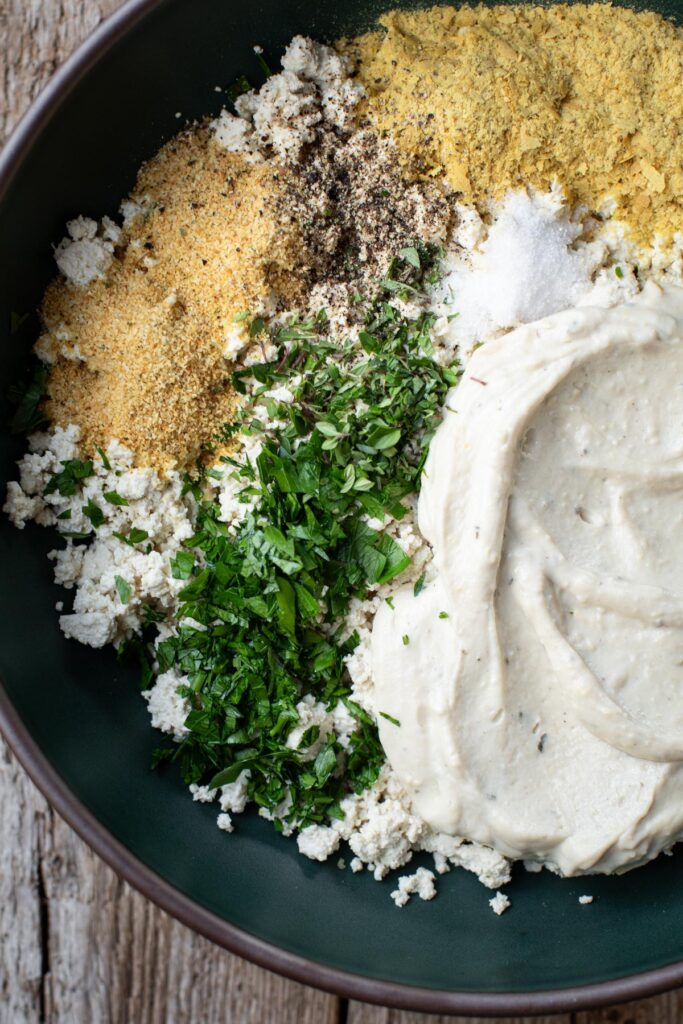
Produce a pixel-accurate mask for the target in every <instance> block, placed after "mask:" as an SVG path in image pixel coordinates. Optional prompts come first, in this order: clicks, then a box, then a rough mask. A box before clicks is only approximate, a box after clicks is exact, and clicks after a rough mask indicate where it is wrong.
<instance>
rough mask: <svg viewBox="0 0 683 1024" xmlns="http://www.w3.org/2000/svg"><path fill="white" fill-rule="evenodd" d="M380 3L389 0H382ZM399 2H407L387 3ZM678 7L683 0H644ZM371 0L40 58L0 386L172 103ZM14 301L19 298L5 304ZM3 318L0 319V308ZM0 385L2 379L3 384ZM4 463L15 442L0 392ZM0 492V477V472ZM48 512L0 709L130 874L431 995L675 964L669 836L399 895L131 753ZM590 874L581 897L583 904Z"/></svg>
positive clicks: (317, 961)
mask: <svg viewBox="0 0 683 1024" xmlns="http://www.w3.org/2000/svg"><path fill="white" fill-rule="evenodd" d="M382 5H383V8H384V9H386V8H388V7H390V6H395V2H393V3H392V0H382ZM404 6H405V5H404ZM657 6H658V7H659V9H660V10H661V11H663V12H664V13H668V14H674V15H676V14H680V15H683V3H681V0H671V2H666V3H662V4H658V5H657ZM379 9H380V8H379V6H378V5H376V6H369V4H368V0H344V2H341V0H249V2H245V0H131V2H129V3H128V4H127V5H125V6H124V7H123V8H122V9H121V10H120V11H119V13H118V14H116V15H115V16H114V17H113V18H112V19H111V20H110V21H108V22H107V23H106V24H104V25H103V26H102V27H101V28H100V29H99V30H98V31H97V32H96V33H95V35H93V36H92V37H91V38H90V39H89V40H88V41H87V42H86V43H85V45H84V46H83V47H81V49H80V50H79V51H78V52H77V53H76V55H75V56H74V57H73V58H72V59H71V60H70V61H69V62H68V63H67V65H66V66H65V67H64V68H63V69H62V70H61V71H60V72H59V73H58V74H57V75H56V76H55V78H54V79H53V80H52V82H51V83H50V85H49V86H48V88H47V89H46V90H45V91H44V92H43V94H42V95H41V97H40V98H39V99H38V101H37V102H36V103H35V104H34V106H33V107H32V109H31V111H30V112H29V114H28V116H27V117H26V118H25V119H24V121H23V122H22V124H21V126H20V127H19V129H18V131H17V132H16V133H15V135H14V137H13V139H12V140H11V141H10V143H9V145H8V146H7V148H6V149H5V151H4V154H3V156H2V158H0V204H1V205H0V267H1V268H2V273H1V274H0V333H1V336H2V347H1V349H0V358H1V360H2V367H1V374H2V378H1V379H2V392H3V395H4V393H5V392H6V390H7V385H8V384H9V383H10V382H11V381H12V380H14V379H15V378H16V377H17V376H18V375H19V373H20V372H21V370H22V367H23V365H24V364H25V362H26V360H27V357H28V353H29V350H30V347H31V344H32V342H33V340H34V339H35V335H36V330H37V323H36V319H35V317H34V316H31V317H30V318H29V319H28V320H27V321H26V322H25V323H24V324H23V326H22V327H21V329H20V330H19V331H15V333H14V335H13V336H12V334H11V328H10V323H11V311H15V312H19V313H23V312H24V311H28V310H32V309H35V307H36V305H37V303H38V301H39V299H40V296H41V293H42V291H43V289H44V287H45V285H46V284H47V282H48V280H49V278H50V277H51V275H52V274H53V272H54V266H53V262H52V254H51V248H50V244H51V243H52V242H55V241H57V240H58V239H59V238H60V237H61V235H62V228H63V225H64V222H65V221H66V220H68V219H69V218H70V217H73V216H74V215H76V214H79V213H84V214H89V215H91V216H94V217H98V216H101V215H102V214H103V213H109V214H111V215H114V214H115V213H116V210H117V206H118V201H119V199H120V197H122V196H124V195H125V194H126V193H127V191H128V190H129V189H130V187H131V185H132V184H133V182H134V179H135V173H136V170H137V168H138V167H139V165H140V163H141V162H142V161H143V160H144V159H145V158H146V157H149V156H150V155H151V154H153V153H154V152H155V150H156V149H157V148H158V146H159V144H160V143H161V142H162V141H163V140H164V139H166V138H168V137H169V136H170V135H172V134H173V133H174V132H175V131H177V129H178V126H179V123H178V120H177V119H176V117H175V113H176V111H181V112H182V114H183V116H184V117H186V118H194V117H199V116H201V115H203V114H206V113H210V112H216V111H217V110H218V109H219V107H220V104H221V96H220V95H219V94H218V93H216V92H215V89H214V87H215V86H216V85H226V84H228V83H229V82H231V81H232V80H233V79H234V78H235V77H236V76H237V75H238V74H240V73H243V72H246V73H248V74H249V75H250V76H252V77H254V74H255V72H256V71H257V69H256V67H255V63H254V58H253V54H252V52H251V46H252V45H253V44H254V43H261V44H263V45H264V46H265V48H266V55H267V57H268V58H269V59H270V60H271V62H272V63H276V62H277V58H278V55H279V54H280V53H281V51H282V49H283V47H284V46H285V44H286V43H287V42H288V41H289V39H290V38H291V37H292V36H293V35H294V34H295V33H297V32H303V33H307V34H310V35H313V36H316V37H318V38H320V39H332V38H334V37H336V36H338V35H341V34H342V33H344V32H347V31H353V30H357V29H359V28H362V27H366V26H367V25H369V24H370V23H371V22H372V21H373V18H374V16H375V15H376V14H377V13H378V10H379ZM15 320H16V318H15ZM15 326H16V323H15ZM3 402H4V398H3ZM0 414H1V422H2V424H3V426H2V431H1V436H0V472H1V474H2V480H3V481H6V480H7V479H9V478H12V476H13V474H14V461H15V459H16V458H18V457H19V455H20V454H21V448H22V442H21V440H17V439H16V438H12V437H11V436H10V434H9V432H8V430H7V428H6V427H5V426H4V424H5V423H6V422H7V408H6V407H5V406H3V408H2V410H0ZM2 490H3V491H4V482H3V484H2ZM53 543H54V542H53V538H52V537H51V536H50V535H49V534H48V532H47V531H44V530H40V529H38V528H36V527H33V528H28V529H26V530H25V531H23V532H21V533H20V532H18V531H17V530H15V529H13V528H12V527H11V526H10V525H9V523H8V522H7V521H6V519H5V518H4V517H0V624H1V629H2V643H1V644H0V674H1V676H2V679H3V682H4V691H1V692H0V725H2V728H3V730H4V732H5V733H6V735H7V738H8V739H9V741H10V743H11V745H12V747H13V748H14V750H15V752H16V753H17V755H18V756H19V758H20V760H21V761H22V763H23V764H24V766H25V767H26V768H27V770H28V771H29V773H30V774H31V775H32V776H33V778H34V780H35V781H36V782H37V784H38V785H39V786H40V787H41V789H42V790H43V791H44V792H45V794H46V795H47V796H48V797H49V799H50V800H51V801H52V802H53V804H54V805H55V807H56V808H57V810H58V811H59V812H60V813H61V814H62V815H63V816H64V817H65V818H66V819H67V821H69V822H70V823H71V824H72V825H73V827H74V828H75V829H76V830H77V831H78V832H80V834H81V835H82V836H83V837H84V838H85V839H86V840H87V841H88V842H89V843H90V844H91V845H92V846H93V847H94V849H95V850H96V851H97V852H98V853H99V854H100V855H101V856H102V857H104V858H105V860H107V861H108V862H109V863H110V864H111V865H112V866H113V867H114V868H115V869H116V870H117V871H119V872H120V873H121V874H122V875H123V876H124V877H125V878H127V879H128V880H129V881H130V882H132V884H133V885H135V886H137V887H138V888H139V889H141V890H142V891H143V892H144V893H146V894H147V895H148V896H150V897H151V898H152V899H154V900H156V902H158V903H159V904H160V905H161V906H162V907H164V908H165V909H166V910H168V911H170V912H171V913H172V914H175V915H176V916H177V917H179V918H180V919H181V920H183V921H184V922H186V923H187V924H189V925H190V926H192V927H193V928H196V929H197V930H198V931H200V932H203V933H204V934H205V935H207V936H209V937H210V938H211V939H213V940H215V941H216V942H218V943H221V944H223V945H224V946H227V947H228V948H229V949H231V950H234V951H235V952H237V953H240V954H242V955H243V956H246V957H248V958H250V959H252V960H255V961H256V962H258V963H260V964H262V965H264V966H266V967H270V968H272V969H274V970H277V971H281V972H282V973H284V974H288V975H290V976H291V977H294V978H297V979H299V980H301V981H305V982H309V983H310V984H313V985H319V986H322V987H325V988H329V989H333V990H335V991H338V992H341V993H344V994H347V995H353V996H355V997H357V998H360V999H364V1000H370V1001H375V1002H381V1003H388V1004H392V1005H396V1006H402V1007H410V1008H414V1009H420V1010H432V1011H439V1012H461V1013H479V1014H514V1013H530V1012H542V1011H544V1012H552V1011H560V1010H567V1009H570V1008H576V1007H583V1006H590V1005H596V1004H599V1003H609V1002H616V1001H618V1000H625V999H627V998H633V997H635V996H643V995H647V994H650V993H653V992H657V991H660V990H662V989H665V988H668V987H672V986H674V985H676V984H680V983H681V982H683V962H682V961H683V870H682V869H683V857H682V856H681V854H680V853H679V854H678V855H676V856H674V857H662V858H660V859H659V860H658V861H657V862H656V863H654V864H651V865H650V866H649V867H646V868H642V869H641V870H639V871H636V872H634V873H633V874H629V875H625V876H623V877H621V878H595V879H589V880H584V881H581V880H576V881H574V880H563V879H560V878H555V877H553V876H551V875H549V874H547V873H544V874H542V875H528V874H526V873H525V872H524V871H519V872H517V873H516V875H515V878H514V881H513V882H512V884H511V885H510V887H509V888H508V890H507V891H508V892H509V894H510V896H511V899H512V908H511V909H510V910H509V911H508V912H507V913H506V914H505V915H504V916H503V917H501V918H497V917H495V916H494V914H492V913H491V911H490V909H489V907H488V905H487V900H488V898H489V896H490V894H489V893H488V892H487V891H486V890H485V889H483V888H482V886H480V884H479V883H478V882H477V880H476V879H475V878H474V877H473V876H472V875H469V874H466V873H465V872H464V871H453V872H452V873H451V874H450V875H446V876H444V877H443V878H442V879H441V880H440V882H439V896H438V898H437V899H436V900H435V901H434V902H433V903H429V904H427V903H422V902H420V901H419V900H414V901H413V902H412V903H411V904H410V905H409V906H408V907H406V908H405V909H404V910H401V911H398V910H396V908H395V907H394V905H393V903H392V902H391V900H390V899H389V891H390V888H391V882H390V881H388V882H386V883H385V884H384V885H378V884H377V883H376V882H374V881H373V880H372V879H371V878H370V876H369V875H368V874H367V873H365V872H364V873H362V874H360V875H354V874H351V873H350V872H349V871H348V870H347V871H340V870H338V868H337V867H336V866H335V863H334V860H335V858H333V860H332V862H331V863H330V864H324V865H320V864H317V863H313V862H311V861H308V860H305V859H304V858H302V857H300V856H299V855H298V853H297V850H296V844H295V843H293V842H291V841H287V840H284V839H282V838H280V837H278V836H277V835H276V834H275V833H274V832H273V830H272V828H271V827H270V826H269V825H268V824H267V823H266V822H264V821H262V820H260V819H258V818H257V817H255V816H253V815H251V816H250V815H245V816H244V817H242V818H240V819H239V824H238V826H237V830H236V832H235V834H233V835H231V836H226V835H225V834H224V833H222V832H220V831H219V830H218V829H217V828H216V825H215V810H214V809H213V808H211V807H207V806H203V805H201V804H197V803H193V802H192V800H190V798H189V795H188V793H187V789H186V788H185V787H184V786H183V785H182V783H181V781H180V779H179V778H178V777H177V776H176V775H174V774H173V772H166V773H164V774H159V773H152V772H150V771H149V770H148V765H149V760H150V754H151V751H152V748H153V747H154V745H155V743H156V739H155V736H154V734H153V732H152V730H151V729H150V727H149V719H148V715H147V712H146V709H145V705H144V702H143V701H142V699H141V698H140V696H139V692H138V688H137V679H136V675H135V673H134V672H133V671H130V672H128V671H124V670H123V669H122V668H121V667H120V666H119V665H117V663H116V660H115V657H114V654H113V652H111V651H105V652H103V653H97V652H95V651H91V650H89V649H87V648H85V647H81V646H80V645H79V644H77V643H74V642H70V641H66V640H65V639H64V638H63V636H62V635H61V634H60V632H59V628H58V625H57V615H56V613H55V602H56V601H57V600H58V599H59V598H60V597H61V596H63V595H61V594H60V593H59V591H58V589H57V588H56V587H55V586H54V584H53V583H52V578H51V567H50V564H49V563H48V561H47V560H46V557H45V555H46V552H47V551H48V550H49V549H50V548H51V546H53ZM585 892H590V893H592V894H593V895H594V896H595V902H594V903H593V904H592V905H591V906H588V907H584V906H580V905H579V903H578V896H579V895H580V894H582V893H585Z"/></svg>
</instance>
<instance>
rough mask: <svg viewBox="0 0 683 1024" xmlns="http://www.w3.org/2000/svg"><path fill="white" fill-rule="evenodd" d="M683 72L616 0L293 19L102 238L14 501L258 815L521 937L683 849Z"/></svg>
mask: <svg viewBox="0 0 683 1024" xmlns="http://www.w3.org/2000/svg"><path fill="white" fill-rule="evenodd" d="M577 40H580V44H581V45H580V48H579V50H578V51H577ZM256 50H257V54H258V56H259V60H260V61H261V62H262V61H263V56H262V51H261V50H260V48H259V47H257V48H256ZM577 52H578V54H579V58H580V59H576V54H577ZM605 52H611V53H614V59H613V60H610V61H609V62H607V63H606V62H605V61H604V59H603V57H604V53H605ZM629 55H630V56H629ZM682 64H683V34H682V33H681V31H680V30H679V29H678V28H676V27H675V26H674V25H672V24H671V23H669V22H666V21H664V20H663V19H661V18H659V17H658V16H656V15H654V14H648V13H638V14H636V13H634V12H632V11H628V10H625V9H620V8H612V7H610V6H609V5H574V6H571V7H567V6H565V5H562V4H559V5H553V6H551V7H550V8H540V7H530V6H507V5H506V6H502V7H495V6H494V7H493V8H483V7H473V8H466V9H461V10H458V11H455V10H454V9H451V8H443V7H439V8H433V9H431V10H426V11H419V12H412V13H402V12H392V13H390V14H389V15H387V16H385V17H384V18H383V19H382V21H381V23H380V25H379V27H378V29H377V31H375V32H372V33H370V34H368V35H366V36H363V37H361V38H359V39H357V40H343V41H341V42H339V43H337V44H336V46H335V47H328V46H323V45H322V44H319V43H316V42H313V41H311V40H308V39H304V38H302V37H296V38H295V39H294V40H293V41H292V43H291V44H290V46H289V47H288V48H287V50H286V52H285V54H284V56H283V58H282V70H281V71H280V72H278V73H275V74H272V73H270V74H269V75H268V77H267V79H266V81H265V82H264V83H263V85H262V86H261V87H260V88H251V86H250V85H249V83H246V82H245V81H243V80H240V82H238V83H236V84H235V87H234V88H233V89H231V90H230V91H229V95H228V96H226V107H225V109H223V110H222V112H221V113H220V114H219V115H218V116H217V117H215V118H214V119H213V120H207V121H206V122H204V123H202V124H198V125H189V126H187V127H186V128H185V129H184V130H183V131H182V132H181V133H180V134H179V135H178V136H177V137H176V138H174V139H171V140H170V141H168V142H167V143H166V144H165V145H164V146H163V147H162V149H161V150H160V151H159V153H157V154H156V156H154V157H153V158H152V159H151V160H150V161H148V163H147V164H146V165H144V166H143V168H142V169H141V171H140V175H139V178H138V181H137V184H136V187H135V189H134V190H133V192H132V194H131V195H130V196H128V197H127V198H126V199H125V200H124V201H123V203H122V205H121V217H120V222H115V221H114V220H113V219H110V218H108V217H104V218H103V219H102V221H101V222H96V221H94V220H91V219H89V218H85V217H76V218H74V219H73V220H72V221H70V222H69V224H68V225H67V232H68V233H67V236H66V237H65V238H64V239H63V240H62V241H61V242H60V243H59V244H58V245H57V246H56V248H55V260H56V263H57V267H58V269H59V271H60V275H59V276H58V277H57V278H56V279H55V281H53V282H52V284H51V285H50V286H49V288H48V290H47V292H46V295H45V298H44V301H43V305H42V307H41V310H40V316H41V322H42V333H41V334H40V337H39V338H38V340H37V342H36V343H35V346H34V351H35V355H36V356H37V359H38V362H37V363H36V366H35V369H34V372H33V375H32V376H31V377H30V379H28V380H27V382H26V383H25V385H24V387H23V389H16V391H17V393H16V400H17V402H16V411H15V415H14V421H13V425H12V426H13V430H14V431H15V432H17V433H25V434H27V435H28V451H27V453H26V454H25V455H24V456H23V458H22V459H21V460H20V462H19V464H18V465H19V474H18V480H16V481H10V482H9V484H8V487H7V499H6V503H5V506H4V509H5V512H6V513H7V515H8V516H9V517H10V519H11V520H12V522H13V523H14V524H15V525H16V526H17V527H18V528H19V529H24V528H25V527H26V525H27V524H29V523H31V522H35V523H37V524H39V525H41V526H44V527H49V528H51V529H53V530H55V532H56V535H57V536H58V537H59V538H61V540H62V544H61V545H60V546H58V547H56V548H55V550H54V551H52V552H51V554H50V556H49V557H50V559H51V560H52V562H53V564H54V578H55V582H56V584H58V585H59V586H61V587H62V588H64V590H63V592H62V593H61V594H60V595H59V597H58V600H57V601H56V604H57V609H58V611H59V613H60V615H59V623H60V627H61V629H62V631H63V633H64V634H65V636H66V637H67V638H69V639H70V640H71V641H74V642H76V641H77V642H80V643H84V644H88V645H90V646H92V647H96V648H103V647H105V646H107V645H110V644H111V645H114V646H115V647H116V648H117V650H118V653H119V657H121V658H129V659H132V660H133V662H134V663H135V664H136V665H139V666H140V667H141V673H142V698H143V699H144V700H145V702H146V705H147V709H148V711H149V714H150V718H151V724H152V726H153V727H154V728H155V729H157V730H160V732H161V733H162V734H166V735H165V737H162V743H161V745H160V747H159V748H158V750H157V751H156V753H155V756H154V766H155V767H158V768H159V770H160V771H171V772H179V775H180V776H181V777H182V779H183V780H184V782H185V783H186V784H187V785H188V786H189V789H190V792H191V795H192V798H193V800H195V801H197V802H199V803H211V804H212V805H213V807H214V808H215V811H216V816H217V817H216V821H217V825H218V827H219V828H220V829H222V830H223V831H225V832H232V831H235V830H238V829H239V822H238V820H237V816H238V815H240V814H241V813H242V812H244V811H245V809H246V808H247V807H249V806H254V807H256V808H257V810H258V813H259V814H260V815H261V816H262V817H264V818H266V819H268V820H269V821H271V822H272V823H273V825H274V827H275V828H276V829H277V830H278V831H279V832H281V833H282V834H283V836H285V837H287V836H293V835H296V841H297V843H298V848H299V850H300V852H301V853H302V854H303V855H304V856H306V857H309V858H311V859H313V860H317V861H325V860H327V859H328V858H330V857H331V858H333V862H334V863H336V864H337V865H338V867H339V868H340V869H342V870H346V864H347V860H348V865H349V869H350V870H351V871H352V872H359V871H362V870H368V871H369V872H371V873H372V875H373V876H374V878H375V879H377V880H381V879H384V878H385V877H386V876H387V875H389V873H390V872H395V871H397V870H398V869H401V868H403V867H404V866H405V865H407V864H408V863H410V862H411V861H412V860H413V858H414V857H415V856H416V855H418V854H421V861H422V862H421V863H418V865H413V866H414V870H413V871H412V873H409V874H403V875H401V876H400V877H396V876H394V878H393V880H391V881H390V882H389V883H388V884H389V885H390V886H391V889H390V890H388V892H389V894H390V896H391V899H392V900H393V901H394V903H395V904H396V906H398V907H402V906H404V905H405V904H407V903H408V902H409V901H410V899H411V897H412V896H417V897H418V898H419V899H421V900H431V899H433V897H434V896H435V895H436V892H437V885H436V883H437V876H439V875H442V874H444V873H446V872H447V871H449V870H450V869H451V868H452V867H464V868H465V869H467V870H468V871H472V872H474V873H475V874H476V875H477V876H478V877H479V879H480V880H481V882H482V883H483V885H484V886H486V887H487V888H489V889H490V890H493V892H492V894H491V896H490V898H488V897H484V899H483V900H482V906H485V903H484V900H485V899H488V904H489V906H490V908H491V910H492V911H493V912H494V913H495V914H496V915H500V914H502V913H503V912H504V911H505V910H506V909H508V908H509V907H510V906H511V901H510V899H509V897H508V895H506V894H505V893H504V892H501V891H500V889H501V888H503V887H504V886H505V885H506V883H507V882H508V881H509V880H510V871H511V863H512V862H513V861H518V860H519V861H524V863H525V865H526V867H527V868H528V870H530V871H538V870H541V869H542V867H544V866H545V867H547V868H549V869H550V870H553V871H555V872H558V873H560V874H564V875H577V874H588V873H591V872H603V873H607V872H615V871H623V870H626V869H628V868H631V867H635V866H637V865H638V864H641V863H643V862H645V861H647V860H649V859H651V858H653V857H655V856H657V854H659V853H660V852H661V851H667V850H668V849H669V848H670V847H671V846H672V845H673V844H674V843H675V842H676V841H677V840H678V839H679V837H680V836H681V834H683V786H682V780H683V777H682V776H681V765H683V703H682V701H681V698H680V690H681V682H683V679H681V671H682V669H681V665H682V664H683V659H682V657H681V647H682V645H683V593H682V592H681V583H680V578H681V575H682V573H681V569H682V568H683V566H682V565H681V562H682V561H683V542H681V541H680V539H679V537H678V532H679V531H678V527H679V525H680V518H681V517H680V510H679V506H680V501H681V498H682V497H683V496H682V495H681V490H683V472H682V469H681V466H682V465H683V462H682V460H683V449H682V447H681V444H682V443H681V440H680V438H681V436H683V434H682V432H681V428H682V426H683V234H682V233H681V211H680V195H681V188H680V180H679V179H680V167H681V163H682V161H683V143H682V142H681V139H682V138H683V135H681V132H680V117H679V116H678V114H677V110H678V109H680V105H678V106H677V105H676V103H675V99H674V100H672V97H675V96H676V95H678V93H679V92H680V88H681V86H680V82H681V78H680V69H681V65H682ZM636 71H637V74H636ZM646 81H647V82H649V83H650V86H651V87H648V88H647V89H646V88H644V85H643V83H644V82H646ZM71 597H72V599H70V598H71ZM143 768H144V766H141V770H143ZM226 841H229V840H226ZM341 854H344V856H341ZM428 863H431V868H433V870H431V869H430V867H427V866H425V865H426V864H428ZM591 900H592V897H588V896H587V897H581V898H580V902H583V903H588V902H590V901H591ZM487 912H488V911H487ZM513 912H514V909H513Z"/></svg>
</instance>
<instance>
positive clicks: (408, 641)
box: [401, 633, 410, 647]
mask: <svg viewBox="0 0 683 1024" xmlns="http://www.w3.org/2000/svg"><path fill="white" fill-rule="evenodd" d="M401 640H402V641H403V646H404V647H407V646H408V644H409V643H410V637H409V636H408V634H407V633H404V634H403V636H402V637H401Z"/></svg>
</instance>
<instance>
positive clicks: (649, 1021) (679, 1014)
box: [575, 991, 683, 1024]
mask: <svg viewBox="0 0 683 1024" xmlns="http://www.w3.org/2000/svg"><path fill="white" fill-rule="evenodd" d="M681 1021H683V992H682V991H677V992H667V993H665V995H663V996H655V997H653V998H652V999H643V1000H640V1001H639V1002H637V1003H624V1005H623V1006H612V1007H608V1008H607V1009H604V1010H591V1011H590V1012H587V1013H577V1014H576V1015H575V1024H681Z"/></svg>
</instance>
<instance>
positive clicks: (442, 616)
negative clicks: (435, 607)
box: [439, 612, 448, 619]
mask: <svg viewBox="0 0 683 1024" xmlns="http://www.w3.org/2000/svg"><path fill="white" fill-rule="evenodd" d="M439 618H440V619H447V618H448V612H439Z"/></svg>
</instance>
